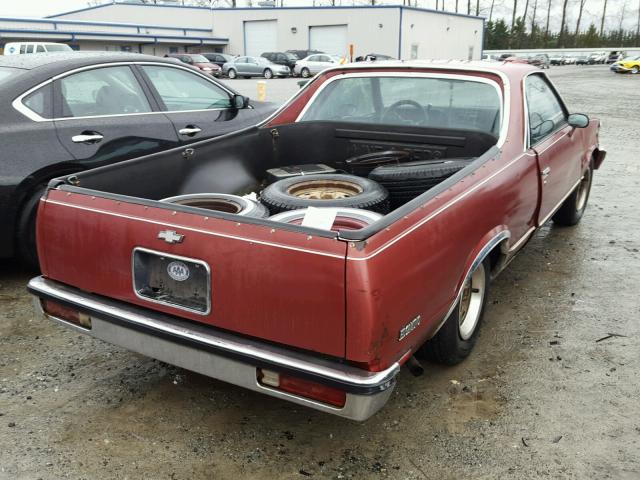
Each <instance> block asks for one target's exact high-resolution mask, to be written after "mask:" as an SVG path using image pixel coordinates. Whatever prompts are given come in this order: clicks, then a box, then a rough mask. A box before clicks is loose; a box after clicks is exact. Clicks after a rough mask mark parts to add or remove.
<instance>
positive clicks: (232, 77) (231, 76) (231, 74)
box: [227, 68, 236, 79]
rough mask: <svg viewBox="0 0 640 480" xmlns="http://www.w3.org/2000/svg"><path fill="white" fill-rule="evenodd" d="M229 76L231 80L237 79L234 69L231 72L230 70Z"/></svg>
mask: <svg viewBox="0 0 640 480" xmlns="http://www.w3.org/2000/svg"><path fill="white" fill-rule="evenodd" d="M227 76H228V77H229V78H231V79H234V78H236V71H235V70H234V69H233V68H232V69H231V70H229V72H228V73H227Z"/></svg>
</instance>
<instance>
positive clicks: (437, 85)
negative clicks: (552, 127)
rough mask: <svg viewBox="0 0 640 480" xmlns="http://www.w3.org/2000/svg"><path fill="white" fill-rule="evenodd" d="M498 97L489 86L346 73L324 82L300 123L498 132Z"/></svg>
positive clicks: (499, 106) (477, 82)
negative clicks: (333, 122)
mask: <svg viewBox="0 0 640 480" xmlns="http://www.w3.org/2000/svg"><path fill="white" fill-rule="evenodd" d="M500 112H501V99H500V95H499V93H498V90H497V89H496V88H495V87H494V86H493V85H490V84H487V83H481V82H479V81H474V80H457V79H449V78H446V79H445V78H431V77H393V76H386V77H384V76H383V77H351V78H342V79H338V80H334V81H331V82H329V83H328V84H327V85H326V86H325V87H324V88H323V89H322V90H321V91H320V92H319V93H318V95H317V96H316V98H315V99H314V100H313V102H312V103H311V104H310V105H309V106H308V108H307V111H306V112H305V113H304V115H303V117H302V118H301V120H300V121H303V122H309V121H339V122H354V123H368V124H380V125H398V126H401V125H406V126H417V127H430V128H444V129H465V130H469V129H471V130H479V131H482V132H486V133H490V134H493V135H494V136H496V137H497V136H498V132H499V131H500V121H501V118H500Z"/></svg>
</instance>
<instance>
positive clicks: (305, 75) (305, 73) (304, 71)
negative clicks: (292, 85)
mask: <svg viewBox="0 0 640 480" xmlns="http://www.w3.org/2000/svg"><path fill="white" fill-rule="evenodd" d="M300 75H302V78H309V77H310V76H311V72H310V71H309V69H308V68H306V67H305V68H303V69H302V70H300Z"/></svg>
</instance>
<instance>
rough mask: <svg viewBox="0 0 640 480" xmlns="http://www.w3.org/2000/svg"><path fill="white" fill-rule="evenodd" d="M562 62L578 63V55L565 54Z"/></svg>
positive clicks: (565, 63)
mask: <svg viewBox="0 0 640 480" xmlns="http://www.w3.org/2000/svg"><path fill="white" fill-rule="evenodd" d="M562 63H563V64H564V65H575V64H576V57H575V56H573V55H565V56H564V58H563V60H562Z"/></svg>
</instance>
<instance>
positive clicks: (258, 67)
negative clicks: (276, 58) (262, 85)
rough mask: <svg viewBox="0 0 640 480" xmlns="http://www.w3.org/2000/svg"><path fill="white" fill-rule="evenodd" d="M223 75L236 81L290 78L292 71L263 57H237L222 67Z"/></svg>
mask: <svg viewBox="0 0 640 480" xmlns="http://www.w3.org/2000/svg"><path fill="white" fill-rule="evenodd" d="M222 74H223V75H226V76H227V77H229V78H231V79H234V78H237V77H244V78H251V77H264V78H267V79H269V78H273V77H288V76H290V75H291V70H290V69H289V67H287V66H286V65H278V64H277V63H273V62H271V61H269V60H267V59H266V58H263V57H236V58H234V59H233V60H232V61H230V62H227V63H225V64H224V65H223V66H222Z"/></svg>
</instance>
